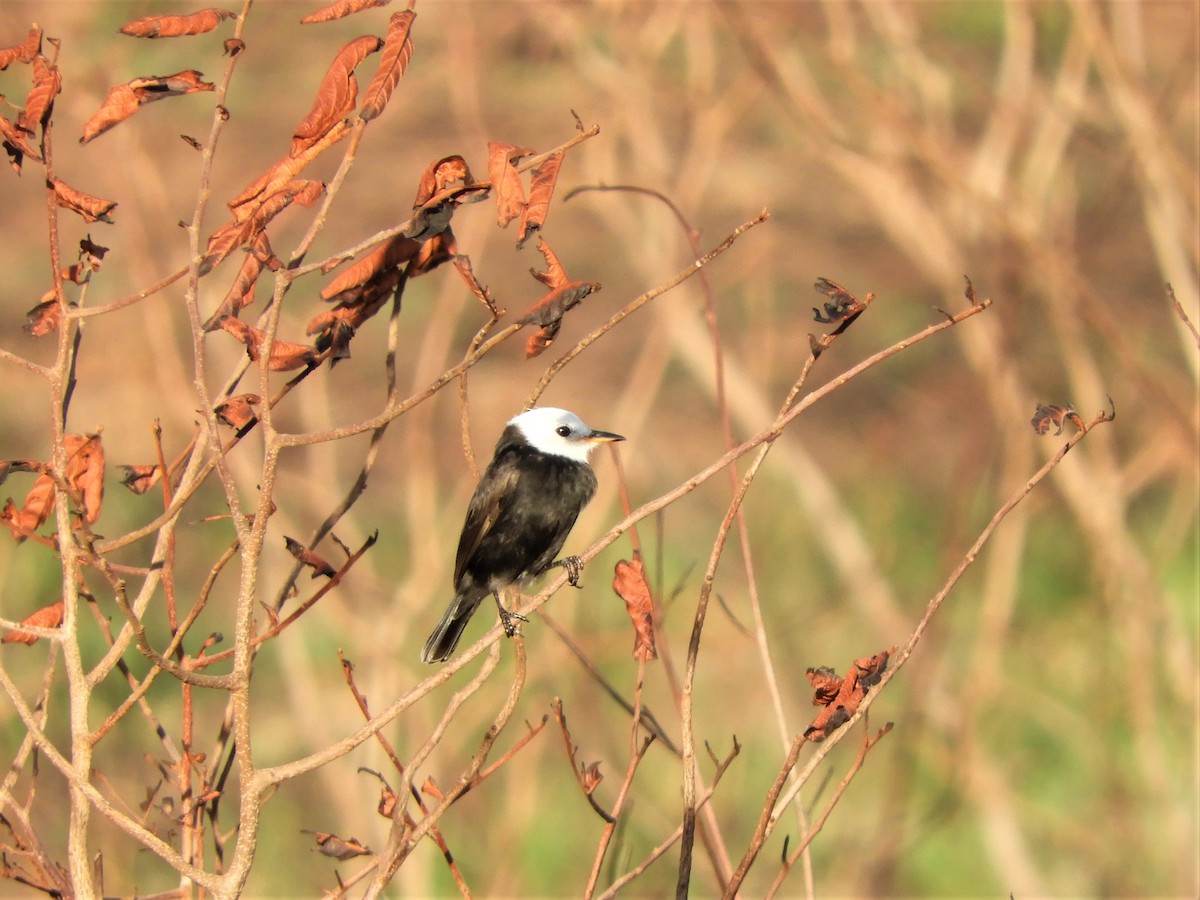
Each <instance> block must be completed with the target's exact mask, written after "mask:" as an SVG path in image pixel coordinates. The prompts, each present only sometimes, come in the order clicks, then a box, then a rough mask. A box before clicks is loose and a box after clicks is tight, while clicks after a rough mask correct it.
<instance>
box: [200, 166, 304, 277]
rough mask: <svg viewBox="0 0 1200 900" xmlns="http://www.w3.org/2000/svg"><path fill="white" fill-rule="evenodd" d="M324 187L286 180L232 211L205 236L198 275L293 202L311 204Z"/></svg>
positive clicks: (254, 236) (210, 267) (250, 238)
mask: <svg viewBox="0 0 1200 900" xmlns="http://www.w3.org/2000/svg"><path fill="white" fill-rule="evenodd" d="M324 190H325V185H324V184H322V183H321V182H319V181H308V180H305V179H297V180H295V181H289V182H287V183H286V184H284V185H283V186H282V187H280V188H279V189H278V190H276V191H275V192H274V193H272V194H270V195H268V196H264V197H259V198H255V199H254V200H253V201H252V202H250V203H248V204H247V205H246V206H244V207H240V208H239V209H237V210H235V212H234V221H232V222H228V223H226V224H225V225H222V226H221V227H220V228H218V229H217V230H216V231H214V232H213V233H212V235H211V236H210V237H209V239H208V245H207V247H206V249H205V252H204V258H203V259H202V260H201V262H200V274H201V275H205V274H207V273H208V272H210V271H211V270H212V269H213V268H215V267H216V266H217V264H218V263H220V262H221V261H222V260H224V259H225V258H226V257H227V256H229V254H230V253H232V252H233V251H234V250H236V249H237V248H238V247H241V246H242V245H243V244H245V243H248V242H250V241H251V240H252V239H254V238H256V237H257V235H258V233H259V232H260V231H261V230H262V229H263V228H265V227H266V226H267V223H268V222H270V221H271V220H272V219H273V218H275V216H277V215H279V213H281V212H283V210H285V209H287V207H289V206H291V205H292V204H293V203H299V204H300V205H301V206H311V205H312V204H313V203H315V202H316V200H317V198H318V197H320V196H321V194H322V193H323V192H324Z"/></svg>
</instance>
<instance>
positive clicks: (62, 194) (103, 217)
mask: <svg viewBox="0 0 1200 900" xmlns="http://www.w3.org/2000/svg"><path fill="white" fill-rule="evenodd" d="M53 184H54V199H55V200H56V201H57V202H58V205H59V206H61V207H63V208H64V209H69V210H71V211H72V212H76V213H79V215H81V216H83V218H84V220H85V221H87V222H108V223H109V224H110V225H111V224H112V219H110V218H109V217H108V214H109V213H110V212H112V211H113V210H114V209H116V206H117V202H116V201H115V200H102V199H101V198H99V197H93V196H92V195H91V194H85V193H84V192H83V191H77V190H75V188H73V187H71V186H70V185H68V184H66V183H65V182H62V181H59V180H57V179H55V180H54V182H53Z"/></svg>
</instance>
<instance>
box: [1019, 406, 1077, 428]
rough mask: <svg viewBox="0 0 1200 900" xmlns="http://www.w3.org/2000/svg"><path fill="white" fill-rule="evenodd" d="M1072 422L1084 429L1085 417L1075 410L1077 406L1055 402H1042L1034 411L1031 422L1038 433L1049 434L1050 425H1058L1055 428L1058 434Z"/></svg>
mask: <svg viewBox="0 0 1200 900" xmlns="http://www.w3.org/2000/svg"><path fill="white" fill-rule="evenodd" d="M1067 422H1070V423H1071V424H1072V425H1074V426H1075V427H1076V428H1078V429H1079V430H1080V431H1083V430H1084V427H1085V426H1084V424H1083V419H1081V418H1080V416H1079V413H1077V412H1076V411H1075V407H1073V406H1071V405H1070V404H1068V405H1066V406H1059V405H1058V404H1055V403H1041V404H1038V408H1037V409H1035V410H1034V411H1033V418H1032V419H1030V421H1029V424H1030V425H1032V426H1033V430H1034V432H1035V433H1037V434H1047V433H1048V432H1049V431H1050V426H1051V425H1054V426H1057V427H1056V428H1055V430H1054V433H1055V434H1056V435H1059V434H1062V430H1063V426H1064V425H1066V423H1067Z"/></svg>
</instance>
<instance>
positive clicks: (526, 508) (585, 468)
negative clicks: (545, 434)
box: [421, 410, 621, 662]
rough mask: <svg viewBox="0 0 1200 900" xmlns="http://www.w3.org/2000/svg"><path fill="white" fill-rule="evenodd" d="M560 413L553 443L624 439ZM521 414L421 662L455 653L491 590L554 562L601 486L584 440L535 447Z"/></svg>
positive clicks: (472, 520)
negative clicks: (564, 448)
mask: <svg viewBox="0 0 1200 900" xmlns="http://www.w3.org/2000/svg"><path fill="white" fill-rule="evenodd" d="M534 412H536V413H539V414H540V413H546V412H555V413H563V411H561V410H536V411H534ZM525 415H526V416H527V415H529V414H525ZM563 415H564V416H567V417H569V418H567V419H562V420H561V421H562V422H563V423H565V424H555V423H556V422H557V421H558V420H554V421H552V422H550V423H549V424H550V425H551V426H553V427H552V429H551V431H550V434H549V439H550V441H557V442H564V441H567V440H569V441H571V442H573V443H575V444H578V443H579V442H589V443H594V442H597V441H611V440H620V439H621V438H620V437H619V436H618V435H613V434H609V433H607V432H603V431H592V430H591V429H589V428H587V426H586V425H583V423H582V422H580V421H579V420H578V419H577V418H576V417H575V416H573V415H572V414H570V413H563ZM522 418H524V417H521V416H519V417H517V418H516V419H514V420H513V421H511V422H509V424H508V425H507V427H506V428H505V429H504V433H503V434H502V435H501V436H500V441H499V442H498V443H497V444H496V450H495V453H494V455H493V457H492V461H491V463H489V464H488V467H487V469H486V471H485V472H484V473H483V476H482V477H481V478H480V480H479V484H478V486H477V487H476V488H475V494H474V496H472V497H471V503H470V505H469V506H468V508H467V516H466V521H465V522H464V524H463V530H462V535H461V536H460V537H459V540H458V553H457V555H456V557H455V562H454V590H455V596H454V600H453V601H452V602H451V603H450V606H449V608H448V609H447V610H446V613H445V615H444V616H442V620H441V622H440V623H438V626H437V628H435V629H434V631H433V634H431V635H430V636H429V640H428V641H426V643H425V648H424V650H423V651H422V653H421V659H422V660H423V661H424V662H441V661H442V660H444V659H446V658H448V657H449V656H450V654H451V653H453V652H454V648H455V646H457V644H458V641H459V638H460V637H462V633H463V629H464V628H466V626H467V622H468V621H469V620H470V618H471V616H472V615H473V614H474V612H475V610H476V609H478V608H479V604H480V603H482V602H483V599H484V597H486V596H488V594H493V595H495V596H496V598H497V602H499V594H500V591H502V590H504V589H505V588H507V587H508V586H510V585H512V584H520V583H521V582H523V581H526V580H527V579H530V578H533V577H534V576H536V575H539V574H541V573H542V572H544V571H545V570H546V569H548V568H550V567H551V566H552V565H554V564H555V557H557V556H558V552H559V551H560V550H561V549H562V546H563V543H564V542H565V541H566V539H567V535H568V534H569V533H570V531H571V528H572V527H573V526H574V524H575V520H576V518H578V516H579V512H580V510H582V509H583V507H584V506H585V505H586V504H587V502H588V501H589V500H591V499H592V495H593V494H594V493H595V492H596V476H595V473H593V472H592V469H591V466H589V465H588V463H587V462H586V459H587V449H588V447H587V445H585V446H584V447H571V448H570V449H571V452H572V455H571V456H568V455H564V453H562V452H546V451H545V450H542V449H538V447H535V446H534V445H533V444H534V443H537V440H534V441H533V442H531V440H530V436H529V435H527V433H526V431H525V430H524V429H525V428H529V427H531V425H530V423H529V422H525V423H522V422H521V419H522ZM541 418H546V417H545V416H542V417H541ZM535 424H537V425H538V426H539V427H540V426H541V425H542V423H541V422H540V421H537V422H535ZM555 428H556V429H557V431H555V430H554V429H555ZM571 429H574V431H571ZM556 435H557V436H556ZM543 443H544V441H543ZM549 446H553V444H550V445H549Z"/></svg>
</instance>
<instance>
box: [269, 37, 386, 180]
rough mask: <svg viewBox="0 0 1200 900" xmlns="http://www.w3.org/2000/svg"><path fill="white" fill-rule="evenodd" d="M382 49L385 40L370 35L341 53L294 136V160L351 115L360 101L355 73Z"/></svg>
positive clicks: (328, 70)
mask: <svg viewBox="0 0 1200 900" xmlns="http://www.w3.org/2000/svg"><path fill="white" fill-rule="evenodd" d="M382 46H383V41H382V40H380V39H379V38H377V37H375V35H373V34H368V35H363V36H362V37H358V38H355V39H354V40H352V41H350V42H349V43H347V44H345V45H344V46H343V47H342V49H340V50H339V51H338V53H337V56H335V57H334V59H333V62H332V63H330V65H329V68H328V69H327V70H326V71H325V76H324V77H323V78H322V79H321V84H320V85H319V86H318V87H317V94H316V96H315V97H314V98H313V105H312V108H311V109H309V111H308V114H307V115H306V116H305V117H304V119H303V121H301V122H300V124H299V125H297V126H296V131H295V132H294V133H293V134H292V156H298V155H299V154H301V153H303V152H304V151H305V150H307V149H308V148H309V147H312V146H313V145H314V144H316V143H317V141H319V140H320V139H321V138H323V137H324V136H325V135H326V134H328V133H329V130H330V129H331V128H333V127H334V126H335V125H336V124H337V123H338V122H340V121H341V120H342V119H344V118H345V117H346V116H347V115H349V114H350V111H351V110H352V109H354V104H355V102H356V101H357V100H358V81H357V79H355V77H354V70H355V68H357V67H358V65H359V63H361V62H362V61H363V60H364V59H366V58H367V57H368V56H370V55H371V54H372V53H374V52H376V51H377V50H378V49H379V48H380V47H382Z"/></svg>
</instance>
